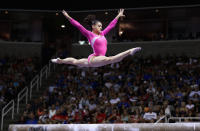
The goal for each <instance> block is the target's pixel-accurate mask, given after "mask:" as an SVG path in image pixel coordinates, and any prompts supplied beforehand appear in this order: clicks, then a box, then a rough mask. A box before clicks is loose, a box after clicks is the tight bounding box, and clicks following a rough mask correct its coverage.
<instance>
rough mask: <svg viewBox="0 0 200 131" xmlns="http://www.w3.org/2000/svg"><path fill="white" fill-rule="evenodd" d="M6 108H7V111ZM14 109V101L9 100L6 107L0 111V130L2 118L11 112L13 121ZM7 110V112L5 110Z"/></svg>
mask: <svg viewBox="0 0 200 131" xmlns="http://www.w3.org/2000/svg"><path fill="white" fill-rule="evenodd" d="M7 107H9V108H8V109H7ZM14 108H15V102H14V100H11V101H10V102H9V103H8V104H7V105H6V106H4V108H3V109H2V111H1V115H2V116H1V130H3V120H4V116H5V115H7V113H8V112H9V111H10V110H12V119H14ZM6 109H7V110H6Z"/></svg>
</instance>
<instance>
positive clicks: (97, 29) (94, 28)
mask: <svg viewBox="0 0 200 131" xmlns="http://www.w3.org/2000/svg"><path fill="white" fill-rule="evenodd" d="M101 30H102V23H101V22H96V23H95V24H94V25H92V31H94V32H96V33H100V32H101Z"/></svg>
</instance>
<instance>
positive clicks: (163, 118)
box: [154, 115, 166, 125]
mask: <svg viewBox="0 0 200 131" xmlns="http://www.w3.org/2000/svg"><path fill="white" fill-rule="evenodd" d="M164 118H166V115H164V116H162V117H160V119H158V120H157V121H156V122H155V123H154V125H156V124H157V123H159V122H160V121H161V120H162V119H164ZM165 122H166V119H165Z"/></svg>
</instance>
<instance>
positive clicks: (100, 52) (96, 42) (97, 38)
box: [70, 18, 117, 62]
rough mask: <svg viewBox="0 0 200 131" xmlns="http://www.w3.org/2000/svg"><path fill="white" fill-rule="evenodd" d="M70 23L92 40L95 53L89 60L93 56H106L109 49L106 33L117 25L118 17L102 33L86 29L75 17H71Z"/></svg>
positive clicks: (91, 43)
mask: <svg viewBox="0 0 200 131" xmlns="http://www.w3.org/2000/svg"><path fill="white" fill-rule="evenodd" d="M70 23H71V24H72V25H73V26H75V27H77V28H78V29H79V30H80V32H81V33H82V34H83V35H84V36H85V37H87V39H88V41H89V42H90V45H91V46H92V49H93V54H91V55H89V57H88V62H90V58H91V57H92V56H105V55H106V51H107V40H106V38H105V35H106V34H107V33H108V32H109V31H110V30H111V29H112V28H113V27H115V25H116V23H117V19H116V18H115V19H114V20H113V21H112V22H110V24H109V25H108V26H107V27H106V28H105V29H104V30H103V31H101V33H100V35H96V34H94V33H93V32H91V31H89V30H87V29H85V28H84V27H83V26H82V25H81V24H80V23H79V22H77V21H76V20H74V19H73V18H71V19H70Z"/></svg>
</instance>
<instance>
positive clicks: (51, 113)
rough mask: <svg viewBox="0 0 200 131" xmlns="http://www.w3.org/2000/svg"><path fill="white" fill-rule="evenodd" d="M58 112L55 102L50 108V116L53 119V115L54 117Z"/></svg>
mask: <svg viewBox="0 0 200 131" xmlns="http://www.w3.org/2000/svg"><path fill="white" fill-rule="evenodd" d="M55 114H56V108H55V105H54V104H53V105H52V106H51V109H49V118H50V119H51V117H53V116H54V115H55Z"/></svg>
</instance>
